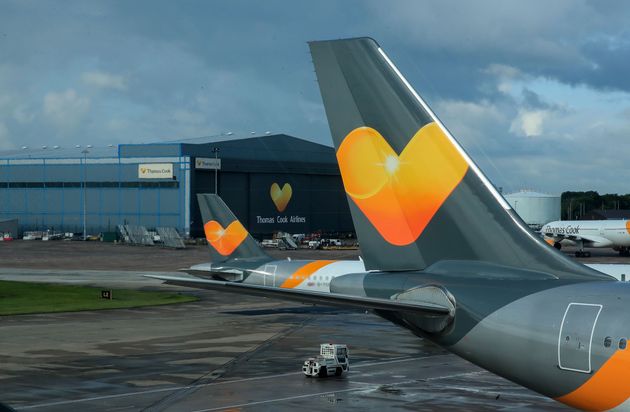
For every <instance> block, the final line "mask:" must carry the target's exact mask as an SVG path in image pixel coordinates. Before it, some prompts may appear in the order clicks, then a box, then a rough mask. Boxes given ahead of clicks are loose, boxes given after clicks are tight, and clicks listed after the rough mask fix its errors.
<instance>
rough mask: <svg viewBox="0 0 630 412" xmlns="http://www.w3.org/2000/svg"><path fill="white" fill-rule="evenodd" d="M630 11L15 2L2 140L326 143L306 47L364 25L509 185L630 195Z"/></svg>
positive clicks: (2, 38)
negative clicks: (232, 135)
mask: <svg viewBox="0 0 630 412" xmlns="http://www.w3.org/2000/svg"><path fill="white" fill-rule="evenodd" d="M629 9H630V4H628V3H626V2H610V1H606V2H600V1H597V2H591V1H585V0H581V1H579V0H576V1H564V0H561V1H554V2H548V1H542V0H536V1H532V2H526V3H518V2H504V1H477V2H461V1H451V0H449V1H442V2H437V1H415V0H414V1H411V0H409V1H393V2H382V1H376V0H373V1H367V2H365V1H358V0H352V1H344V2H336V1H332V0H325V1H322V2H316V3H304V2H291V1H288V0H270V1H266V2H254V3H252V2H249V1H244V0H234V1H221V0H220V1H214V2H206V1H186V2H168V1H162V0H159V1H148V0H144V1H133V2H130V1H91V2H84V1H75V2H71V3H68V2H59V1H22V0H20V1H18V0H6V1H5V2H4V3H3V13H1V14H0V55H1V56H2V59H1V60H0V148H8V147H16V146H18V143H19V145H22V144H25V145H32V146H37V145H41V144H49V145H50V144H62V145H64V144H65V145H70V144H77V143H84V142H85V143H91V144H109V143H120V142H151V141H160V140H165V139H173V138H182V137H197V136H202V135H212V134H217V133H220V132H224V131H234V132H237V133H238V132H241V133H249V132H250V131H257V132H263V131H266V130H271V131H274V132H283V133H289V134H294V135H297V136H300V137H305V138H310V139H312V140H315V141H318V142H323V143H328V144H329V143H330V137H329V132H328V126H327V123H326V119H325V115H324V111H323V107H322V104H321V100H320V96H319V92H318V89H317V84H316V81H315V76H314V73H313V68H312V66H311V62H310V56H309V55H308V49H307V46H306V41H308V40H312V39H326V38H340V37H350V36H361V35H369V36H372V37H374V38H376V39H378V40H379V42H380V43H381V45H382V46H383V47H384V48H385V50H387V52H388V54H389V55H390V56H391V57H392V58H393V59H394V61H395V62H396V63H397V64H398V66H399V67H400V69H401V71H402V72H403V73H405V75H406V76H407V77H408V79H409V80H410V81H411V83H412V84H413V85H414V86H415V87H416V88H417V89H418V90H419V91H420V92H421V93H422V94H423V96H425V97H426V99H427V100H428V102H429V103H430V104H431V105H432V106H434V108H435V110H436V112H437V113H438V115H440V117H441V118H442V119H443V120H444V121H445V123H446V124H447V125H448V126H449V128H450V129H451V130H453V132H454V134H455V135H456V136H458V137H459V138H460V139H461V141H462V143H463V144H464V146H466V148H467V150H469V151H470V152H471V154H472V155H473V156H474V158H475V159H478V161H479V163H480V165H481V166H482V167H483V169H484V170H486V171H487V172H488V174H489V175H490V176H491V177H492V178H493V179H494V180H496V181H497V184H498V185H503V186H506V187H513V188H514V189H517V188H519V186H525V187H537V186H538V187H540V188H541V189H545V190H548V191H559V190H562V188H564V187H566V186H570V185H576V186H582V185H585V184H592V185H594V186H592V187H590V188H594V189H598V188H600V187H607V188H611V189H610V190H613V189H614V188H617V189H615V190H619V191H623V190H625V189H624V188H623V184H622V183H620V182H621V179H620V178H621V177H624V176H625V177H628V176H626V172H625V169H624V170H622V165H623V159H622V158H623V157H625V154H624V153H623V150H626V149H628V147H627V144H626V143H625V140H624V136H626V137H627V131H628V129H629V128H630V125H629V124H628V122H627V121H626V120H625V119H626V118H627V115H623V114H622V113H623V112H624V110H629V109H628V108H629V107H630V99H629V98H628V93H627V92H630V82H628V81H627V73H628V72H630V70H629V69H630V67H629V65H630V32H629V31H628V30H627V29H626V24H627V21H628V18H629V17H630V10H629ZM571 88H574V89H575V93H576V97H575V98H567V95H569V94H570V93H571ZM559 90H560V92H562V93H560V92H559ZM585 96H586V97H588V98H596V100H597V102H596V103H593V102H590V103H586V102H585V101H586V100H588V99H587V98H586V97H585ZM611 99H612V100H614V103H611ZM589 105H590V106H589ZM611 108H614V111H612V110H611ZM593 111H597V114H596V115H595V114H593ZM594 142H596V143H594ZM613 147H616V149H614V148H613ZM598 150H599V152H601V153H602V156H605V157H606V158H607V160H606V161H605V162H604V163H605V164H606V165H607V166H606V167H600V162H601V161H600V158H599V157H597V156H595V158H593V157H594V156H593V153H599V152H598ZM589 156H590V157H589ZM616 164H619V165H620V166H619V167H615V166H614V165H616ZM579 173H583V174H584V177H583V178H580V180H579V181H577V180H574V181H569V182H567V179H566V177H563V176H566V175H567V174H568V175H570V176H581V175H580V174H579ZM615 176H617V178H615ZM624 179H625V181H628V179H627V178H624ZM570 187H573V188H575V187H574V186H570ZM602 190H603V189H602ZM606 190H608V189H606ZM628 191H630V190H628Z"/></svg>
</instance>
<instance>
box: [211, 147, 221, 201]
mask: <svg viewBox="0 0 630 412" xmlns="http://www.w3.org/2000/svg"><path fill="white" fill-rule="evenodd" d="M212 153H214V158H215V159H218V158H219V148H218V147H213V148H212ZM218 164H219V162H218V161H217V162H215V165H214V194H215V195H218V194H219V167H218V166H217V165H218Z"/></svg>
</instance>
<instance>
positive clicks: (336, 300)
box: [145, 275, 452, 316]
mask: <svg viewBox="0 0 630 412" xmlns="http://www.w3.org/2000/svg"><path fill="white" fill-rule="evenodd" d="M145 276H147V277H150V278H154V279H160V280H163V281H165V282H166V283H167V284H169V285H177V286H187V287H192V288H198V289H210V290H221V291H224V292H230V293H241V294H247V295H254V296H264V297H269V298H277V299H282V300H290V301H295V302H301V303H311V304H316V305H324V306H337V307H345V308H353V309H361V310H366V309H370V310H381V311H393V312H406V313H414V314H426V315H446V316H448V315H450V314H451V312H452V308H448V307H446V306H442V305H439V304H436V303H432V302H409V301H396V300H390V299H380V298H370V297H363V296H352V295H342V294H336V293H322V292H311V291H304V290H296V289H283V288H272V287H267V286H256V285H248V284H244V283H230V282H221V281H216V280H207V279H199V278H194V277H179V276H157V275H145Z"/></svg>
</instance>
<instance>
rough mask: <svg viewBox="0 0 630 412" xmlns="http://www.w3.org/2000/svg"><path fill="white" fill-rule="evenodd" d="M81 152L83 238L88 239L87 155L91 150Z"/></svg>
mask: <svg viewBox="0 0 630 412" xmlns="http://www.w3.org/2000/svg"><path fill="white" fill-rule="evenodd" d="M81 153H83V240H84V241H85V240H87V210H86V206H87V201H86V195H87V190H86V186H87V155H88V153H90V151H89V150H88V149H84V150H83V151H81Z"/></svg>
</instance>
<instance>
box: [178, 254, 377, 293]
mask: <svg viewBox="0 0 630 412" xmlns="http://www.w3.org/2000/svg"><path fill="white" fill-rule="evenodd" d="M204 272H207V273H214V274H215V275H214V277H215V278H221V277H222V276H221V274H220V272H224V273H225V275H224V276H223V279H224V280H232V279H231V278H230V277H228V275H234V274H235V273H237V274H239V275H240V276H239V277H237V278H234V280H235V281H239V282H242V283H245V284H249V285H256V286H268V287H278V288H284V289H296V290H308V291H312V292H330V288H329V286H330V282H331V280H332V279H334V278H336V277H338V276H342V275H347V274H349V273H360V272H365V265H364V264H363V261H361V260H287V259H284V260H272V261H268V262H264V263H261V264H256V265H253V266H251V267H249V268H248V269H247V270H243V266H240V267H229V266H225V265H212V264H211V263H205V264H200V265H195V266H193V267H191V268H190V270H189V273H194V274H196V275H200V274H201V275H202V274H203V273H204Z"/></svg>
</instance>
